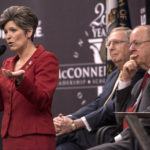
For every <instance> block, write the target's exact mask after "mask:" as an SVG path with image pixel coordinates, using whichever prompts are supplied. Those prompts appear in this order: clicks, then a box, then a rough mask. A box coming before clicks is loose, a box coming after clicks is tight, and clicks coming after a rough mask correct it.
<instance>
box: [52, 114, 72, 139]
mask: <svg viewBox="0 0 150 150" xmlns="http://www.w3.org/2000/svg"><path fill="white" fill-rule="evenodd" d="M53 121H54V126H55V131H56V136H59V135H62V134H66V133H70V132H72V119H70V118H69V117H67V116H63V115H62V114H59V115H58V116H57V117H55V118H54V119H53Z"/></svg>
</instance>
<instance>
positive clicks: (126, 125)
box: [123, 73, 150, 130]
mask: <svg viewBox="0 0 150 150" xmlns="http://www.w3.org/2000/svg"><path fill="white" fill-rule="evenodd" d="M149 77H150V75H149V74H148V73H146V74H145V76H144V79H143V83H142V91H143V90H144V88H145V85H146V81H147V79H148V78H149ZM135 107H136V104H134V105H133V106H132V107H130V108H129V109H127V111H126V112H133V111H134V109H135ZM127 127H128V124H127V122H126V120H125V119H124V120H123V130H124V129H126V128H127Z"/></svg>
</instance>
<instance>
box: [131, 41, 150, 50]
mask: <svg viewBox="0 0 150 150" xmlns="http://www.w3.org/2000/svg"><path fill="white" fill-rule="evenodd" d="M145 42H150V40H147V41H141V42H137V41H133V42H131V43H130V47H131V46H133V45H134V47H136V48H137V47H138V46H140V45H141V44H143V43H145Z"/></svg>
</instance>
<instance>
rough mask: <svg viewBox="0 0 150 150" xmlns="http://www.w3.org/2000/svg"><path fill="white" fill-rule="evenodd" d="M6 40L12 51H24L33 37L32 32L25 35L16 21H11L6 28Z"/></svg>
mask: <svg viewBox="0 0 150 150" xmlns="http://www.w3.org/2000/svg"><path fill="white" fill-rule="evenodd" d="M4 32H5V39H6V41H7V43H8V45H9V47H10V49H11V50H12V51H23V49H24V48H26V46H27V43H28V40H29V39H30V37H31V33H30V32H31V31H29V32H27V33H26V34H25V32H24V30H22V29H21V28H20V27H19V26H17V25H16V24H15V22H14V21H9V22H7V23H6V25H5V27H4Z"/></svg>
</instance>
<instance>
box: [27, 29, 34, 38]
mask: <svg viewBox="0 0 150 150" xmlns="http://www.w3.org/2000/svg"><path fill="white" fill-rule="evenodd" d="M32 34H33V28H30V29H29V30H28V31H27V37H28V38H29V39H31V36H32Z"/></svg>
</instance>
